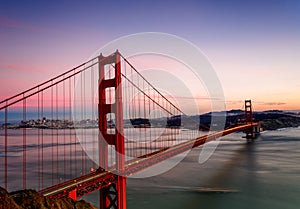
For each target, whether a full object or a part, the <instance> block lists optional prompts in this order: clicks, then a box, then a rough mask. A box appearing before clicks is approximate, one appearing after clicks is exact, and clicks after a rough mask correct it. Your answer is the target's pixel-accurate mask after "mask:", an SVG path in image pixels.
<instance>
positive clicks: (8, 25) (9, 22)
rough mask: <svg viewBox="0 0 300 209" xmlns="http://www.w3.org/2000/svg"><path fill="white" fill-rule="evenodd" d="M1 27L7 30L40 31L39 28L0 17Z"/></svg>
mask: <svg viewBox="0 0 300 209" xmlns="http://www.w3.org/2000/svg"><path fill="white" fill-rule="evenodd" d="M0 27H5V28H16V29H25V30H39V28H38V27H36V26H34V25H31V24H28V23H25V22H22V21H19V20H15V19H11V18H7V17H3V16H2V17H1V16H0Z"/></svg>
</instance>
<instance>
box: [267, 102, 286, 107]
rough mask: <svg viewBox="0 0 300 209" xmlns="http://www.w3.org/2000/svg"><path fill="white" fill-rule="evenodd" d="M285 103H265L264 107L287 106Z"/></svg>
mask: <svg viewBox="0 0 300 209" xmlns="http://www.w3.org/2000/svg"><path fill="white" fill-rule="evenodd" d="M285 104H286V103H285V102H264V103H263V105H268V106H280V105H285Z"/></svg>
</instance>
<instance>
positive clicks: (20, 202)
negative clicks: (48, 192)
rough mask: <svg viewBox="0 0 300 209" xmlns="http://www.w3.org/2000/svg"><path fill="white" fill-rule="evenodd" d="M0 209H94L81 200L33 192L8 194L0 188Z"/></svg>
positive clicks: (24, 191)
mask: <svg viewBox="0 0 300 209" xmlns="http://www.w3.org/2000/svg"><path fill="white" fill-rule="evenodd" d="M0 209H96V207H94V206H93V205H91V204H90V203H87V202H85V201H83V200H80V201H74V200H72V199H70V198H67V197H66V198H62V199H55V198H48V197H44V196H43V195H41V194H39V193H38V192H36V191H34V190H20V191H16V192H11V193H8V192H7V191H6V190H5V189H3V188H1V187H0Z"/></svg>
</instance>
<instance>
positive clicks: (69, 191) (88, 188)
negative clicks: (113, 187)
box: [39, 122, 258, 198]
mask: <svg viewBox="0 0 300 209" xmlns="http://www.w3.org/2000/svg"><path fill="white" fill-rule="evenodd" d="M255 126H258V123H254V122H253V123H251V124H245V125H239V126H236V127H233V128H229V129H226V130H223V131H218V132H215V133H212V134H209V135H204V136H201V137H198V138H196V139H194V140H190V141H187V142H183V143H180V144H177V145H175V146H172V147H169V148H166V149H162V150H159V151H156V152H153V153H151V154H147V155H144V156H141V157H139V158H137V159H134V160H129V161H127V162H126V164H125V170H124V171H123V172H122V173H121V174H122V175H124V176H130V175H132V174H134V173H137V172H139V171H141V170H143V169H146V168H148V167H151V166H153V165H155V164H158V163H160V162H162V161H164V160H166V159H168V158H171V157H174V156H176V155H178V154H180V153H183V152H185V151H188V150H190V149H191V148H194V147H198V146H200V145H203V144H204V143H206V142H209V141H213V140H216V139H217V138H219V137H221V136H225V135H228V134H230V133H233V132H237V131H242V130H246V129H249V128H251V127H255ZM108 170H109V171H104V170H98V171H95V172H92V173H89V174H86V175H84V176H81V177H78V178H75V179H72V180H69V181H66V182H63V183H60V184H57V185H54V186H51V187H48V188H45V189H43V190H40V191H39V192H40V193H41V194H43V195H44V196H48V197H53V198H54V197H57V198H61V197H64V196H70V197H72V198H74V197H76V198H80V197H83V196H85V195H87V194H90V193H92V192H95V191H97V190H99V189H101V188H104V187H107V186H108V185H110V184H111V183H113V182H115V181H117V175H116V174H114V173H117V171H116V168H115V167H111V168H110V169H108Z"/></svg>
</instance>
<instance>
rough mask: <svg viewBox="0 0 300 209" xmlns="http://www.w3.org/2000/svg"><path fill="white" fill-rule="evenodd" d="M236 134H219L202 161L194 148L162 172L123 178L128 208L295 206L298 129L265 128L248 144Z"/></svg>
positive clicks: (298, 203)
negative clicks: (275, 129) (268, 129)
mask: <svg viewBox="0 0 300 209" xmlns="http://www.w3.org/2000/svg"><path fill="white" fill-rule="evenodd" d="M241 136H242V134H241V133H235V134H231V135H228V136H226V137H223V138H222V139H221V142H220V144H219V146H218V148H217V150H216V151H215V152H214V154H213V155H212V156H211V158H210V159H209V160H208V161H206V162H205V163H203V164H199V163H198V156H199V153H200V151H201V149H202V148H196V149H194V150H193V151H192V152H190V153H189V154H188V156H187V157H186V158H185V159H184V160H183V161H182V162H181V163H180V164H179V165H178V166H176V167H175V168H173V169H171V170H169V171H168V172H166V173H164V174H162V175H159V176H156V177H151V178H147V179H128V181H127V182H128V185H127V205H128V208H131V209H136V208H143V209H147V208H149V209H150V208H162V209H169V208H170V209H171V208H172V209H175V208H185V209H194V208H205V209H223V208H230V209H240V208H243V209H268V208H270V209H277V208H278V209H282V208H285V209H298V208H300V198H299V194H300V128H287V129H281V130H277V131H265V132H262V133H261V135H260V137H259V138H258V139H257V140H256V141H255V143H252V144H247V143H245V141H244V139H243V138H241Z"/></svg>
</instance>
